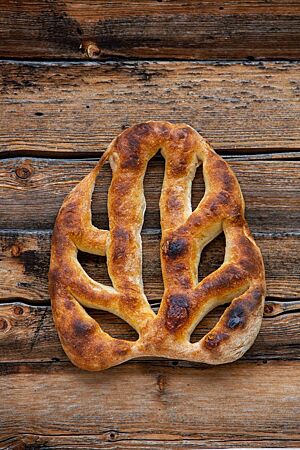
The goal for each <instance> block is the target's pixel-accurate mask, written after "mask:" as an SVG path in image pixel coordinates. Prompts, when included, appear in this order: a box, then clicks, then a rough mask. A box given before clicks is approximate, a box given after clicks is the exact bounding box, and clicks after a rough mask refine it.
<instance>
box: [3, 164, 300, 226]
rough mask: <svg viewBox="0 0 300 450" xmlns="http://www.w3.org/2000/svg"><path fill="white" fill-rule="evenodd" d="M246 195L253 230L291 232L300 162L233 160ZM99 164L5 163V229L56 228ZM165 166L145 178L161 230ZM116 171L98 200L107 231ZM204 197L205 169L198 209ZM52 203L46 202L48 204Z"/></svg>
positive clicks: (150, 220) (299, 218) (97, 218)
mask: <svg viewBox="0 0 300 450" xmlns="http://www.w3.org/2000/svg"><path fill="white" fill-rule="evenodd" d="M229 163H230V165H231V167H232V168H233V170H234V172H235V173H236V175H237V177H238V180H239V182H240V184H241V188H242V191H243V194H244V197H245V201H246V207H247V218H248V220H249V225H250V227H251V229H252V230H253V231H254V232H272V233H274V232H291V231H295V230H296V231H297V230H299V224H300V161H253V160H252V161H236V160H234V161H229ZM95 164H96V163H95V162H94V161H86V160H85V161H77V160H57V159H39V158H11V159H7V160H0V197H1V202H0V229H1V228H2V229H4V228H7V229H10V228H19V229H22V228H23V229H39V228H42V229H46V228H53V225H54V221H55V217H56V215H57V212H58V210H59V208H60V206H61V204H62V202H63V200H64V198H65V197H66V195H67V194H68V193H69V192H70V190H71V189H72V188H73V187H74V186H75V185H76V184H77V183H78V182H79V181H80V180H82V178H83V177H84V176H85V175H87V174H88V173H89V171H90V170H92V168H93V167H94V166H95ZM163 172H164V163H163V161H162V160H152V161H150V163H149V167H148V170H147V173H146V177H145V183H144V186H145V196H146V201H147V210H146V216H145V224H144V228H159V197H160V192H161V186H162V181H163ZM110 180H111V171H110V168H109V165H108V164H106V165H105V166H104V168H103V169H102V171H101V176H99V177H98V180H97V183H96V189H95V193H94V196H93V212H94V222H95V224H96V225H97V226H100V227H103V228H107V227H108V218H107V206H106V204H107V191H108V187H109V184H110ZM203 193H204V183H203V177H202V169H201V168H199V169H198V171H197V174H196V178H195V180H194V183H193V195H192V203H193V207H196V205H197V204H198V202H199V201H200V199H201V198H202V196H203ZM45 199H47V201H45Z"/></svg>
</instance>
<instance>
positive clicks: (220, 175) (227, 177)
mask: <svg viewBox="0 0 300 450" xmlns="http://www.w3.org/2000/svg"><path fill="white" fill-rule="evenodd" d="M213 171H214V176H215V177H216V178H217V179H218V180H219V181H220V182H221V183H222V185H223V189H225V190H226V191H228V192H232V191H233V190H234V187H235V185H236V182H235V178H234V176H233V175H232V174H231V172H230V170H229V168H228V166H227V164H226V162H225V161H223V160H222V159H218V160H216V161H215V162H214V165H213Z"/></svg>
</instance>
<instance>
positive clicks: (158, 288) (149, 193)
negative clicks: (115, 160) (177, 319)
mask: <svg viewBox="0 0 300 450" xmlns="http://www.w3.org/2000/svg"><path fill="white" fill-rule="evenodd" d="M163 177H164V159H163V158H162V156H161V155H160V153H158V154H157V156H155V157H154V158H152V159H151V160H150V161H149V164H148V167H147V171H146V174H145V177H144V195H145V201H146V212H145V217H144V223H143V228H142V243H143V269H142V271H143V281H144V292H145V295H146V297H147V299H148V301H149V303H150V304H151V307H152V309H153V310H157V306H158V304H159V303H160V301H161V298H162V295H163V290H164V288H163V280H162V274H161V266H160V251H159V249H160V239H161V229H160V213H159V199H160V194H161V188H162V183H163Z"/></svg>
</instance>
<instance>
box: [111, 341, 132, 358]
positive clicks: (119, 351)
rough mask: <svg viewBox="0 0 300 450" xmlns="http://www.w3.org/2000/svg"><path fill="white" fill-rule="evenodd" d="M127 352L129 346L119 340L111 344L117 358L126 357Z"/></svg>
mask: <svg viewBox="0 0 300 450" xmlns="http://www.w3.org/2000/svg"><path fill="white" fill-rule="evenodd" d="M129 350H130V345H129V344H128V343H127V342H124V341H122V340H120V339H118V340H115V341H114V342H113V348H112V351H113V353H114V354H115V355H116V356H118V357H122V356H125V355H127V353H128V351H129Z"/></svg>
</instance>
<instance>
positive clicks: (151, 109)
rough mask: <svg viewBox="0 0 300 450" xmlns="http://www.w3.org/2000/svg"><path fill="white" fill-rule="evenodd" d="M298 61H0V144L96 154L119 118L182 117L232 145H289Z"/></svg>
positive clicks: (295, 128)
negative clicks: (77, 62)
mask: <svg viewBox="0 0 300 450" xmlns="http://www.w3.org/2000/svg"><path fill="white" fill-rule="evenodd" d="M299 67H300V65H299V64H298V63H288V62H281V63H256V64H253V63H252V64H241V63H235V64H233V63H226V62H225V63H222V64H220V63H211V64H205V63H193V62H180V63H179V62H127V63H121V62H112V63H102V64H99V63H86V64H84V65H83V64H53V63H48V64H47V63H45V64H41V63H4V62H2V63H1V64H0V82H1V91H0V108H1V113H2V117H3V121H4V122H5V124H6V125H5V126H4V127H1V129H0V152H2V153H4V154H6V155H8V154H12V152H14V153H18V152H19V153H22V154H25V153H26V152H27V153H30V154H31V155H33V154H37V153H44V154H47V153H48V154H49V153H52V154H56V155H59V154H66V153H70V152H77V153H78V154H85V156H87V154H93V153H94V154H95V153H97V154H99V152H100V151H103V150H104V149H105V148H106V146H107V145H108V143H109V142H110V141H111V140H112V139H113V138H114V137H115V136H116V135H117V134H119V133H120V132H121V131H122V129H123V128H124V127H127V126H129V125H133V124H134V123H139V122H141V121H145V120H149V119H150V118H151V119H152V120H170V121H173V122H186V123H188V124H189V125H191V126H193V127H194V128H196V129H197V130H198V131H200V132H202V134H203V135H204V137H206V138H208V139H209V140H210V141H211V143H212V145H213V146H214V147H215V148H216V149H222V150H224V149H225V150H227V151H230V152H232V153H236V152H237V151H240V152H242V151H248V150H249V149H251V150H252V151H253V149H254V150H255V149H259V151H263V149H266V148H269V149H272V148H273V149H276V150H278V151H280V150H282V149H296V148H297V149H299V138H300V123H299V118H300V102H299V101H297V98H296V95H297V92H298V90H299ZM7 124H9V127H8V126H7ZM85 152H86V153H85Z"/></svg>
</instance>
